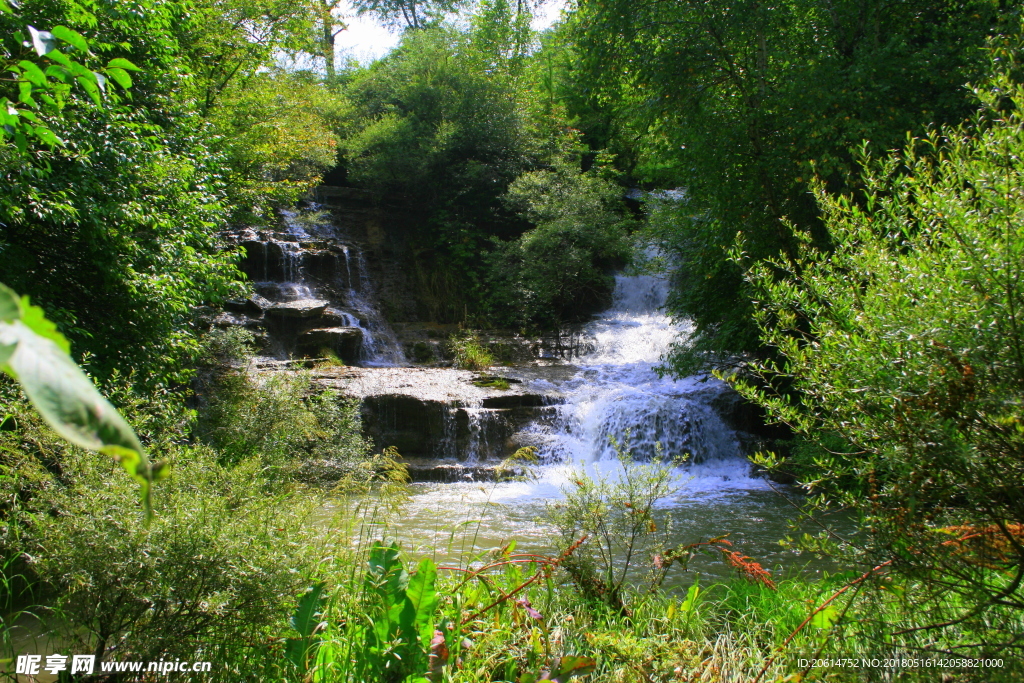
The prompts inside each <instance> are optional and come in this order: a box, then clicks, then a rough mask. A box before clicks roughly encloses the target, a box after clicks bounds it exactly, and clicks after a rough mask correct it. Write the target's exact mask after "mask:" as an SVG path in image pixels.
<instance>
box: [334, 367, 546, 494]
mask: <svg viewBox="0 0 1024 683" xmlns="http://www.w3.org/2000/svg"><path fill="white" fill-rule="evenodd" d="M478 379H479V373H476V372H471V371H469V370H457V369H454V368H415V367H413V368H409V367H407V368H373V369H370V368H340V369H327V370H322V371H320V372H318V373H316V374H315V375H314V381H315V382H316V383H317V384H318V385H319V386H322V387H324V388H331V389H335V390H338V391H339V392H340V393H341V394H343V395H345V396H350V397H353V398H358V399H360V400H362V405H363V429H364V431H365V432H366V434H367V436H369V437H370V438H371V439H372V440H373V442H374V446H375V447H376V448H385V447H387V446H395V447H396V448H397V449H398V452H399V453H401V454H402V456H403V458H406V459H407V460H408V461H409V463H410V470H411V471H413V473H414V474H416V475H417V476H418V478H431V477H435V475H431V474H428V473H427V470H431V471H432V470H434V469H436V468H438V467H446V468H447V469H446V470H444V473H442V474H437V475H436V477H435V478H440V479H442V480H445V479H459V478H461V477H462V476H463V475H464V474H473V472H474V471H475V470H473V469H472V468H484V469H487V468H488V466H493V465H494V464H496V463H497V462H498V461H500V460H501V459H503V458H505V457H507V456H509V455H511V454H512V453H513V452H515V450H516V449H518V448H519V447H521V446H523V445H527V442H528V441H529V439H528V437H527V436H526V435H524V434H523V431H522V430H523V428H524V427H525V426H526V425H528V424H529V423H531V422H532V421H533V420H535V419H537V418H538V417H539V416H540V415H541V414H542V413H543V411H544V410H546V409H548V408H547V407H548V406H551V405H554V404H557V403H558V402H559V401H560V398H559V397H558V396H557V395H554V394H550V395H548V394H538V393H532V392H529V391H527V390H525V389H523V388H522V386H521V385H520V384H516V383H510V385H509V389H495V388H490V387H480V386H477V385H475V384H474V380H478ZM459 468H470V469H469V470H463V469H459ZM474 476H475V475H474Z"/></svg>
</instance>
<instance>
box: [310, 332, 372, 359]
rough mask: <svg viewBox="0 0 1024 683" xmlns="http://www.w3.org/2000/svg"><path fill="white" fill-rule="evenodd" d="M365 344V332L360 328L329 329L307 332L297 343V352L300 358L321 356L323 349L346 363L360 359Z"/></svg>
mask: <svg viewBox="0 0 1024 683" xmlns="http://www.w3.org/2000/svg"><path fill="white" fill-rule="evenodd" d="M362 343H363V331H362V330H361V329H359V328H358V327H327V328H321V329H313V330H306V331H305V332H303V333H302V334H300V335H299V337H298V339H297V340H296V342H295V352H296V354H298V355H300V356H319V355H320V354H321V350H322V349H325V348H327V349H330V350H331V351H333V352H334V353H336V354H338V357H339V358H341V359H342V360H343V361H345V362H346V363H352V362H355V361H356V360H357V359H358V358H359V348H360V346H362Z"/></svg>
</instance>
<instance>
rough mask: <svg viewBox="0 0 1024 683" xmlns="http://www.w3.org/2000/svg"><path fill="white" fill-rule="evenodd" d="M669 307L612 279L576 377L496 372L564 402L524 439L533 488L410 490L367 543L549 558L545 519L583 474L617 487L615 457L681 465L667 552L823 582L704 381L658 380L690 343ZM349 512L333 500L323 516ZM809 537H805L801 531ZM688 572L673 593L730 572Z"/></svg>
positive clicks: (789, 511)
mask: <svg viewBox="0 0 1024 683" xmlns="http://www.w3.org/2000/svg"><path fill="white" fill-rule="evenodd" d="M666 295H667V284H666V282H665V281H664V280H662V279H660V278H657V277H653V276H619V277H618V278H617V283H616V288H615V293H614V302H613V305H612V307H611V308H610V309H609V310H608V311H606V312H605V313H604V314H602V315H600V316H598V318H597V319H595V320H594V321H593V322H591V323H590V324H589V325H588V326H587V327H586V329H585V330H584V333H583V337H584V339H585V343H584V349H585V352H584V353H583V354H582V355H581V356H580V357H578V358H575V359H573V360H572V362H571V367H568V368H566V367H564V366H563V367H560V368H559V371H558V372H554V373H552V372H538V371H537V370H536V369H530V368H520V369H515V368H513V369H507V368H503V369H502V374H506V375H508V376H511V377H515V378H517V379H519V380H520V381H522V382H525V383H527V385H528V386H529V388H530V389H531V390H533V391H535V392H537V393H544V394H548V395H551V396H556V397H558V400H557V401H553V402H552V403H553V405H551V406H550V407H549V408H548V409H546V411H545V412H546V416H545V417H544V418H543V419H541V420H538V421H536V422H535V423H534V424H532V425H530V426H529V427H527V428H526V432H527V433H526V434H523V435H521V436H522V437H523V438H524V439H525V440H527V441H529V442H531V443H533V444H535V445H536V446H537V448H538V455H539V459H540V462H541V463H542V464H541V465H540V466H539V467H537V468H535V471H534V477H535V478H533V479H531V480H527V481H511V482H498V483H495V482H483V483H481V482H470V481H467V482H457V483H417V484H414V485H412V487H411V492H410V495H409V497H408V500H407V501H406V502H405V504H404V505H403V506H402V508H401V512H400V514H399V515H397V517H396V518H395V519H394V520H393V521H392V522H391V523H390V524H388V525H385V524H381V528H379V529H375V530H373V532H372V533H373V534H375V535H378V536H384V535H388V536H391V537H394V538H397V539H398V540H399V541H400V542H401V543H402V546H403V547H404V548H405V549H406V550H407V551H410V552H411V553H412V555H414V556H422V555H424V554H429V555H432V556H434V558H435V559H436V560H438V561H444V562H449V563H471V562H473V561H474V558H476V557H478V556H479V555H481V554H482V553H486V552H487V551H488V550H491V549H494V548H500V547H502V546H503V545H505V544H506V543H508V542H510V541H513V540H514V541H515V542H516V544H517V549H518V550H519V551H524V552H538V553H548V554H554V553H557V552H558V549H557V548H556V547H555V542H554V541H555V539H557V537H558V534H557V530H556V529H555V528H554V526H553V525H552V523H551V522H550V521H549V519H548V516H547V511H548V509H549V506H551V505H557V504H558V503H559V501H560V500H563V499H564V497H565V491H566V490H569V489H570V488H571V487H572V486H573V485H574V484H573V483H572V482H573V481H574V480H577V479H579V473H586V474H587V475H588V476H590V477H592V478H595V479H597V478H605V479H607V480H609V481H614V480H615V479H616V478H617V477H620V476H621V475H622V471H623V469H622V465H621V463H620V461H619V459H618V457H617V456H616V444H618V450H619V451H620V452H621V451H623V450H628V452H629V453H630V454H631V456H632V457H633V458H634V459H635V460H636V461H650V460H652V459H653V460H658V459H661V460H671V459H673V458H685V461H683V462H682V463H681V464H677V465H676V466H674V467H673V469H672V487H673V489H674V491H673V492H672V493H671V494H670V495H668V496H666V497H664V498H663V499H662V500H660V501H659V502H658V504H657V507H656V509H657V513H656V520H657V524H658V527H659V533H660V532H661V530H665V533H666V535H665V537H664V541H665V543H666V545H667V546H669V547H672V546H677V545H680V544H684V543H693V542H697V541H701V540H707V539H708V538H711V537H717V536H723V535H728V536H727V537H728V540H729V541H730V542H731V543H732V544H733V549H734V550H738V551H740V552H741V553H742V554H743V555H746V556H749V557H752V558H754V559H755V560H757V561H758V562H760V563H761V564H762V565H763V566H764V567H766V568H768V569H770V570H772V571H773V574H774V575H775V576H776V577H779V576H780V575H783V576H784V575H789V574H794V573H800V574H802V575H808V574H810V575H813V574H815V573H818V572H821V571H824V570H827V569H830V565H829V564H828V563H826V562H823V561H821V560H819V559H816V558H813V557H808V556H802V557H801V556H798V555H797V554H795V553H794V552H793V551H789V550H785V549H783V548H782V547H781V546H780V545H779V539H780V538H782V537H783V536H785V535H787V534H789V533H793V530H791V529H790V525H791V522H792V520H793V519H794V518H795V516H796V509H795V507H794V505H795V504H798V503H799V501H800V498H799V494H798V493H797V492H796V491H795V490H793V489H789V488H787V487H784V486H780V485H778V484H771V483H770V482H768V481H767V480H765V479H763V478H760V477H758V476H756V475H755V474H754V472H753V471H752V468H751V465H750V463H749V462H748V460H747V459H746V458H745V457H744V454H743V452H742V448H741V439H740V436H741V435H739V434H737V433H736V432H734V431H733V430H732V429H730V428H729V427H728V426H727V425H726V424H725V423H724V422H723V421H722V419H721V418H720V417H719V414H718V412H716V410H715V409H714V407H713V405H714V403H715V401H716V400H720V399H721V398H722V397H723V395H724V394H725V392H727V391H728V388H727V387H726V386H725V385H724V384H722V383H721V382H719V381H718V380H716V379H713V378H709V377H706V376H700V377H689V378H684V379H672V378H671V377H667V376H665V377H663V376H660V375H659V374H658V372H657V371H656V369H657V367H658V365H659V363H660V362H661V358H662V356H663V354H664V353H665V352H666V351H667V350H668V348H669V345H670V344H671V342H672V341H673V340H675V339H677V338H678V337H679V335H680V334H684V333H685V332H686V331H687V330H686V328H685V327H684V326H681V325H677V324H674V323H673V322H672V321H671V320H670V318H669V317H668V316H666V315H665V314H664V312H663V310H662V307H663V306H664V303H665V297H666ZM363 502H364V503H365V501H363ZM350 504H351V502H350V501H335V502H334V503H332V504H331V505H329V506H328V507H327V508H326V509H325V511H324V512H325V514H329V513H331V512H332V511H336V510H343V509H346V508H347V507H348V506H349V505H350ZM815 530H816V528H815V527H808V526H806V525H804V526H803V527H802V528H799V529H797V530H796V531H797V533H803V532H804V531H815ZM690 567H691V573H690V574H688V575H686V576H681V575H676V576H674V577H670V579H669V580H670V582H678V583H688V582H689V581H691V580H692V576H693V572H700V573H701V574H702V575H703V576H711V577H713V578H726V577H728V576H730V575H732V572H733V570H732V569H731V568H730V567H729V566H728V565H727V564H726V563H725V562H724V560H723V558H722V556H721V554H720V553H714V554H709V555H708V556H698V557H697V558H696V559H695V560H694V561H693V562H691V565H690Z"/></svg>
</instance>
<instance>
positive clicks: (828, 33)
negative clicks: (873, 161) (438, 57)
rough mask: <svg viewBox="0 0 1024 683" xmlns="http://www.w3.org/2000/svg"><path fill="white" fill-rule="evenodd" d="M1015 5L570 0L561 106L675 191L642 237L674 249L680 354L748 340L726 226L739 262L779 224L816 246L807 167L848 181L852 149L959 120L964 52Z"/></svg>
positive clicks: (780, 238) (788, 240)
mask: <svg viewBox="0 0 1024 683" xmlns="http://www.w3.org/2000/svg"><path fill="white" fill-rule="evenodd" d="M1016 6H1017V3H1011V2H1006V3H993V2H987V1H980V0H979V1H977V2H974V1H970V2H962V3H946V2H936V1H935V0H912V1H910V2H901V3H889V2H883V1H881V0H877V1H876V0H869V1H867V2H865V1H862V0H838V1H835V2H833V1H828V2H826V1H824V0H809V1H807V2H803V1H787V2H783V3H776V4H768V3H763V2H760V0H743V1H741V2H739V3H736V2H721V1H719V0H713V1H712V2H696V1H689V0H687V1H685V2H676V3H664V2H632V1H627V0H611V1H607V0H582V1H581V2H580V3H579V6H578V10H577V11H576V13H575V14H574V15H573V18H572V20H571V21H572V25H571V27H570V31H571V35H572V36H573V37H574V39H575V42H576V49H577V50H578V54H579V66H578V67H577V71H576V74H577V76H576V78H577V79H578V81H579V82H580V83H581V84H582V85H584V88H582V89H581V91H582V93H587V94H586V95H585V96H582V97H581V96H576V97H575V99H574V100H572V104H573V105H574V107H575V110H570V113H571V114H573V115H578V116H580V117H581V118H582V119H583V120H584V121H585V122H586V123H587V125H588V126H590V130H584V132H585V133H586V134H588V136H590V137H589V138H588V142H590V143H591V144H592V145H593V146H594V147H595V148H597V149H602V148H607V149H608V150H609V151H612V152H615V153H616V154H618V158H619V159H620V161H621V163H623V165H624V167H625V170H626V171H627V172H629V173H630V174H632V175H633V176H634V177H635V178H637V179H638V180H639V181H641V182H644V183H650V184H652V185H654V186H655V187H683V188H685V189H686V190H687V197H688V199H687V201H686V202H685V203H677V204H676V205H674V206H663V207H660V208H659V211H658V216H657V220H656V221H655V222H654V234H655V236H656V240H657V241H658V242H660V244H661V247H662V249H663V250H664V251H665V252H667V253H669V254H672V255H674V256H675V257H676V259H677V261H678V268H677V269H676V270H675V271H674V273H675V275H674V277H675V286H674V288H673V294H672V297H671V299H670V302H669V306H670V310H671V311H672V312H673V313H674V314H676V315H678V316H681V317H688V318H691V319H692V320H693V322H694V324H695V330H696V335H695V337H694V339H693V340H692V344H693V348H694V350H695V351H696V354H691V355H690V359H691V360H695V359H696V360H698V361H699V360H701V358H700V354H702V353H705V352H711V353H713V354H717V355H718V356H719V357H721V356H728V355H729V354H733V353H737V352H741V351H754V350H756V349H757V347H758V342H757V334H756V330H755V329H754V326H753V325H752V323H751V322H750V320H751V318H750V313H751V307H750V292H749V291H748V290H747V289H746V286H745V285H744V283H743V278H742V272H741V270H740V269H739V268H738V267H736V266H735V265H734V264H731V263H730V262H729V260H728V257H727V253H726V252H727V249H728V248H729V246H730V245H731V244H732V242H733V239H734V237H735V235H736V233H737V232H738V231H743V233H744V235H745V237H746V240H747V250H748V253H749V255H750V257H751V258H754V259H763V258H768V257H771V256H773V255H776V254H780V253H782V254H788V253H792V251H793V250H794V249H795V247H796V242H795V240H794V237H793V234H792V230H791V228H790V225H791V224H795V225H798V226H800V227H801V229H805V230H809V231H811V233H812V234H813V236H814V239H815V240H817V241H818V242H819V243H820V244H827V243H828V242H829V239H830V238H829V235H828V234H827V231H826V230H825V229H824V227H823V225H822V223H821V221H820V217H819V214H818V209H817V207H816V206H815V204H814V202H813V200H812V198H811V196H810V194H809V193H808V192H807V183H808V181H809V179H810V178H811V176H812V174H815V173H816V174H817V175H818V176H819V177H821V178H823V179H824V180H825V181H826V182H827V183H828V185H829V187H830V189H832V190H833V191H840V190H844V189H846V188H854V187H856V184H857V177H856V172H855V169H856V166H855V164H854V162H853V159H852V157H851V155H850V154H849V153H848V150H849V149H850V148H851V147H852V146H855V145H857V144H859V143H860V142H861V141H862V140H864V139H867V140H870V141H871V147H872V149H873V150H876V151H884V150H887V149H891V148H893V147H895V146H897V145H899V144H900V140H902V138H903V136H904V135H905V133H906V132H907V131H917V132H920V131H922V130H923V126H925V125H928V124H942V123H957V122H959V121H961V120H963V118H964V117H966V116H967V115H968V114H969V106H968V104H967V100H966V98H965V96H964V91H963V88H962V84H963V83H965V82H967V81H968V80H971V79H973V78H975V76H976V75H978V74H979V73H980V69H981V61H980V60H979V58H978V55H979V54H980V53H979V51H978V48H979V47H981V46H982V45H983V44H984V39H985V38H986V36H987V35H989V34H991V33H992V32H994V31H999V30H1001V29H1002V28H1003V27H1004V24H1003V22H1005V21H1006V19H1007V18H1008V17H1010V16H1012V12H1011V11H1010V10H1011V9H1012V8H1014V7H1016ZM577 112H578V113H577ZM692 368H693V364H692V363H691V364H690V365H689V366H688V367H683V366H682V365H677V369H678V370H685V369H692Z"/></svg>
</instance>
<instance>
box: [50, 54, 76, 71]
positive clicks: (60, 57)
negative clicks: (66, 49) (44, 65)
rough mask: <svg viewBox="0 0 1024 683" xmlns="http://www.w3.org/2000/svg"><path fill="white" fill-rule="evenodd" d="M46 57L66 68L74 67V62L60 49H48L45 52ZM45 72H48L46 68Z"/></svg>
mask: <svg viewBox="0 0 1024 683" xmlns="http://www.w3.org/2000/svg"><path fill="white" fill-rule="evenodd" d="M46 57H47V59H52V60H53V61H55V62H57V63H58V64H60V65H61V66H64V67H66V68H68V69H72V68H74V66H73V65H74V64H76V62H72V61H71V60H70V59H68V56H67V55H66V54H64V53H63V52H61V51H60V50H50V51H49V52H47V53H46ZM47 73H49V70H47Z"/></svg>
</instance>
